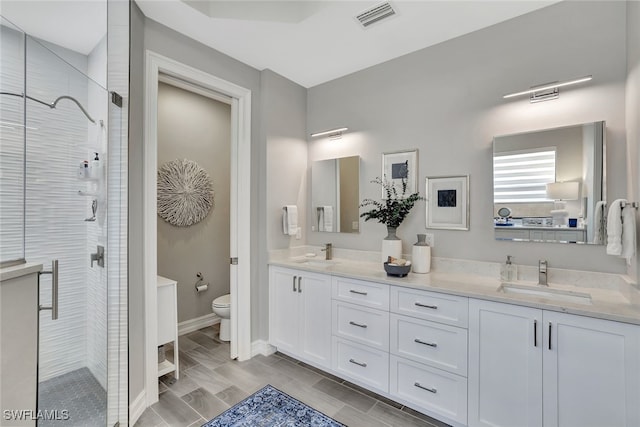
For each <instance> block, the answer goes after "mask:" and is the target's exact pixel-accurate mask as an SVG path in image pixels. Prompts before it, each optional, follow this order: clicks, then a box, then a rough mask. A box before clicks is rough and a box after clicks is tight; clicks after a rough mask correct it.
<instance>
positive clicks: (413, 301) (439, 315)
mask: <svg viewBox="0 0 640 427" xmlns="http://www.w3.org/2000/svg"><path fill="white" fill-rule="evenodd" d="M390 294H391V312H393V313H398V314H404V315H406V316H412V317H418V318H420V319H426V320H432V321H434V322H439V323H446V324H448V325H453V326H459V327H461V328H466V327H467V325H468V323H469V299H468V298H465V297H459V296H456V295H448V294H441V293H438V292H429V291H421V290H417V289H408V288H401V287H395V286H394V287H392V288H391V292H390Z"/></svg>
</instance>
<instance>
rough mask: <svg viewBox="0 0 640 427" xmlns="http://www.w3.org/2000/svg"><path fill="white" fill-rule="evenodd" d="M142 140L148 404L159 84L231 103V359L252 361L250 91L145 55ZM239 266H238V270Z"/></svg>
mask: <svg viewBox="0 0 640 427" xmlns="http://www.w3.org/2000/svg"><path fill="white" fill-rule="evenodd" d="M145 59H146V71H145V77H146V82H145V138H144V139H145V140H144V230H143V233H144V240H145V250H144V254H143V263H144V289H145V328H144V330H145V392H146V403H147V406H150V405H151V404H153V403H155V402H156V401H157V400H158V369H157V342H156V337H157V319H158V310H157V274H158V266H157V256H158V253H157V221H158V219H157V216H158V215H157V214H158V210H157V172H158V169H157V165H158V84H159V82H160V81H162V80H163V79H164V80H165V81H166V80H167V79H170V80H171V81H172V85H174V86H178V85H180V86H182V88H183V89H186V90H189V91H192V92H196V93H199V94H206V96H210V95H211V94H213V93H218V94H221V95H222V96H223V97H224V98H226V99H228V100H229V101H230V104H231V138H230V139H231V150H230V151H231V161H230V183H231V185H230V194H229V195H230V197H229V199H230V205H229V212H230V245H229V249H230V260H229V261H230V265H229V283H230V294H231V322H230V323H231V327H230V329H231V331H230V335H231V355H230V356H231V358H237V359H238V360H246V359H249V358H250V357H251V331H250V327H251V318H250V265H251V261H250V216H249V215H250V203H251V200H250V193H251V191H250V190H251V189H250V176H251V175H250V172H251V170H250V166H251V143H250V141H251V136H250V124H251V113H250V111H251V91H249V90H248V89H245V88H242V87H240V86H237V85H235V84H233V83H230V82H227V81H225V80H223V79H219V78H217V77H215V76H212V75H210V74H208V73H205V72H203V71H200V70H197V69H195V68H192V67H189V66H187V65H184V64H181V63H179V62H177V61H174V60H172V59H170V58H166V57H164V56H161V55H158V54H156V53H154V52H151V51H147V53H146V58H145ZM239 266H242V268H239Z"/></svg>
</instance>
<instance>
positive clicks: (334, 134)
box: [311, 128, 349, 139]
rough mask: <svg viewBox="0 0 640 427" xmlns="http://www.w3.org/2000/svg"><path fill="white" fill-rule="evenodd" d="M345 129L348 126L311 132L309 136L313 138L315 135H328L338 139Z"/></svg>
mask: <svg viewBox="0 0 640 427" xmlns="http://www.w3.org/2000/svg"><path fill="white" fill-rule="evenodd" d="M347 129H349V128H337V129H329V130H323V131H322V132H316V133H312V134H311V137H312V138H315V137H317V136H325V135H329V139H340V138H342V132H344V131H346V130H347Z"/></svg>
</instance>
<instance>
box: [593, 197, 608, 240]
mask: <svg viewBox="0 0 640 427" xmlns="http://www.w3.org/2000/svg"><path fill="white" fill-rule="evenodd" d="M606 207H607V202H605V201H603V200H600V201H599V202H598V203H596V208H595V213H594V216H593V243H595V244H596V245H601V244H603V243H604V230H605V224H604V218H605V216H604V210H605V208H606Z"/></svg>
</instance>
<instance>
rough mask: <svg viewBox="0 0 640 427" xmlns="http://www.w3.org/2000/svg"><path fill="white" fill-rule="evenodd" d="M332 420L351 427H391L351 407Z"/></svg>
mask: <svg viewBox="0 0 640 427" xmlns="http://www.w3.org/2000/svg"><path fill="white" fill-rule="evenodd" d="M332 418H333V419H335V420H336V421H340V422H341V423H342V424H345V425H347V426H349V427H389V424H386V423H383V422H382V421H380V420H376V419H375V418H373V417H370V416H369V415H367V414H365V413H363V412H360V411H358V410H357V409H354V408H352V407H351V406H349V405H345V406H344V407H343V408H342V409H340V410H339V411H338V412H337V413H336V414H335V416H333V417H332Z"/></svg>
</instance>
